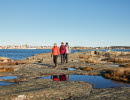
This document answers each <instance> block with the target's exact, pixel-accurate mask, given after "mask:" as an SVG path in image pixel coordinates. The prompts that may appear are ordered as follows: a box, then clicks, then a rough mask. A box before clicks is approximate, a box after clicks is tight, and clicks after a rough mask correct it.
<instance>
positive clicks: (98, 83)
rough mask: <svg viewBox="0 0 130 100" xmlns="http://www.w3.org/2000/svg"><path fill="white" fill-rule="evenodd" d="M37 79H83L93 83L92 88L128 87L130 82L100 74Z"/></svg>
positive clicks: (54, 76)
mask: <svg viewBox="0 0 130 100" xmlns="http://www.w3.org/2000/svg"><path fill="white" fill-rule="evenodd" d="M39 79H52V80H54V81H84V82H87V83H90V84H93V87H94V88H111V87H130V84H125V83H117V81H112V80H110V79H105V78H103V77H102V76H91V75H53V76H47V77H41V78H39Z"/></svg>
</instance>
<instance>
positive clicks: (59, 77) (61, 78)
mask: <svg viewBox="0 0 130 100" xmlns="http://www.w3.org/2000/svg"><path fill="white" fill-rule="evenodd" d="M51 79H52V80H54V81H68V79H69V75H53V76H51Z"/></svg>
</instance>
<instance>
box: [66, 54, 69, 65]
mask: <svg viewBox="0 0 130 100" xmlns="http://www.w3.org/2000/svg"><path fill="white" fill-rule="evenodd" d="M68 56H69V54H68V53H67V54H66V63H68Z"/></svg>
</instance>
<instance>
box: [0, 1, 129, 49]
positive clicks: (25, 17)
mask: <svg viewBox="0 0 130 100" xmlns="http://www.w3.org/2000/svg"><path fill="white" fill-rule="evenodd" d="M129 38H130V0H0V39H1V40H0V45H13V44H14V45H22V44H29V45H53V43H55V42H56V43H58V45H59V44H60V42H62V41H63V42H69V43H70V45H71V46H89V47H96V46H115V45H117V46H120V45H121V46H123V45H125V46H130V39H129Z"/></svg>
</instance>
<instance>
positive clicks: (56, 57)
mask: <svg viewBox="0 0 130 100" xmlns="http://www.w3.org/2000/svg"><path fill="white" fill-rule="evenodd" d="M57 59H58V55H53V62H54V64H55V67H56V66H57Z"/></svg>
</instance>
